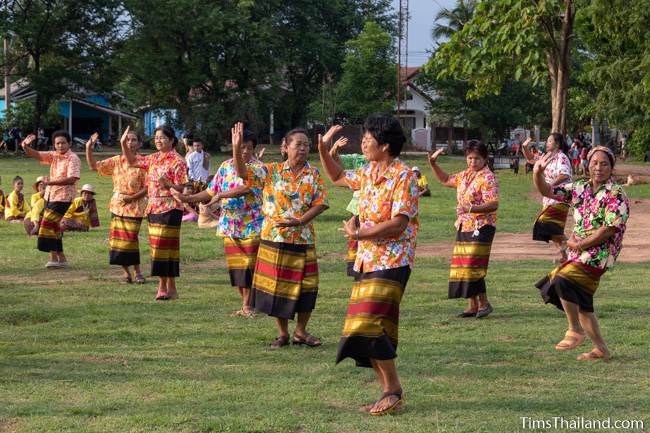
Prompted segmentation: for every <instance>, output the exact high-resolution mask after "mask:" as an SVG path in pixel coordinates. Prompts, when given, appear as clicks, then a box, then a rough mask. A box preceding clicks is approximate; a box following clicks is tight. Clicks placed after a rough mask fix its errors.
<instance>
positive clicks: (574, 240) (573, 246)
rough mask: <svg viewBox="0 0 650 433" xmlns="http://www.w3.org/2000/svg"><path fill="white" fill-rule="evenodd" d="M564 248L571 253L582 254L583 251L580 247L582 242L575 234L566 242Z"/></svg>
mask: <svg viewBox="0 0 650 433" xmlns="http://www.w3.org/2000/svg"><path fill="white" fill-rule="evenodd" d="M566 246H567V248H568V249H570V250H573V251H578V252H582V251H583V250H584V248H583V247H582V240H581V239H578V237H577V236H576V235H575V234H572V235H571V238H570V239H569V240H568V241H567V242H566Z"/></svg>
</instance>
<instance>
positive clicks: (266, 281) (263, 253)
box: [250, 240, 318, 319]
mask: <svg viewBox="0 0 650 433" xmlns="http://www.w3.org/2000/svg"><path fill="white" fill-rule="evenodd" d="M317 296H318V264H317V262H316V248H315V246H314V245H297V244H287V243H282V242H271V241H264V240H263V241H261V242H260V247H259V250H258V251H257V262H256V263H255V274H254V276H253V290H251V300H250V303H251V305H252V306H253V307H254V308H255V309H256V310H258V311H260V312H262V313H266V314H268V315H269V316H273V317H279V318H283V319H293V318H294V316H295V314H296V313H308V312H310V311H313V310H314V308H315V307H316V297H317Z"/></svg>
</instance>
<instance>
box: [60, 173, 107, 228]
mask: <svg viewBox="0 0 650 433" xmlns="http://www.w3.org/2000/svg"><path fill="white" fill-rule="evenodd" d="M91 227H99V215H98V214H97V203H96V202H95V188H94V187H93V186H92V185H90V184H89V183H87V184H85V185H84V186H82V187H81V190H80V191H79V197H77V198H75V199H74V200H73V201H72V204H71V205H70V207H69V208H68V211H67V212H66V213H65V215H63V219H62V220H61V232H65V231H70V230H72V231H79V232H87V231H88V230H90V228H91Z"/></svg>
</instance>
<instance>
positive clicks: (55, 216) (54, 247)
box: [36, 201, 70, 253]
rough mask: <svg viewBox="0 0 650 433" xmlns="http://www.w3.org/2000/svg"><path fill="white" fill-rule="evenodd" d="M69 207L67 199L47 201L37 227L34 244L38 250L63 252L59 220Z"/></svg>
mask: <svg viewBox="0 0 650 433" xmlns="http://www.w3.org/2000/svg"><path fill="white" fill-rule="evenodd" d="M69 207H70V202H69V201H52V202H50V201H48V202H47V204H46V205H45V211H44V212H43V218H42V219H41V225H40V227H39V229H38V241H37V242H36V246H37V248H38V249H39V251H43V252H46V253H49V252H50V251H56V252H63V240H62V235H61V220H62V219H63V215H65V213H66V211H67V210H68V208H69Z"/></svg>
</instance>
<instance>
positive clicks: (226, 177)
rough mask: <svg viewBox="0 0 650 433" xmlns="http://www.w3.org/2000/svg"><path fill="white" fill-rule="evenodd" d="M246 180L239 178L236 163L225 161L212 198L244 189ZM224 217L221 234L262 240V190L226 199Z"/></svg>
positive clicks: (252, 163) (254, 163) (211, 186)
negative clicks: (237, 189) (235, 189)
mask: <svg viewBox="0 0 650 433" xmlns="http://www.w3.org/2000/svg"><path fill="white" fill-rule="evenodd" d="M261 165H262V161H260V160H258V159H255V158H253V159H252V160H251V161H250V162H249V163H247V164H246V166H247V167H249V168H254V169H259V168H260V167H261ZM243 184H244V182H243V181H242V179H241V178H240V177H239V176H237V170H236V168H235V164H234V163H233V160H232V159H229V160H227V161H224V162H223V163H222V164H221V166H220V167H219V170H218V171H217V174H215V175H214V178H213V179H212V181H211V182H210V184H209V185H208V189H207V191H208V194H210V195H211V196H215V195H216V194H218V193H220V192H222V191H228V190H231V189H233V188H236V187H238V186H241V185H243ZM220 205H221V215H220V217H219V225H218V226H217V234H218V235H219V236H226V237H232V238H238V239H244V238H250V237H259V235H260V232H261V231H262V222H263V221H264V215H262V190H261V188H251V192H250V193H248V194H246V195H244V196H242V197H234V198H224V199H222V200H221V202H220Z"/></svg>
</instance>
